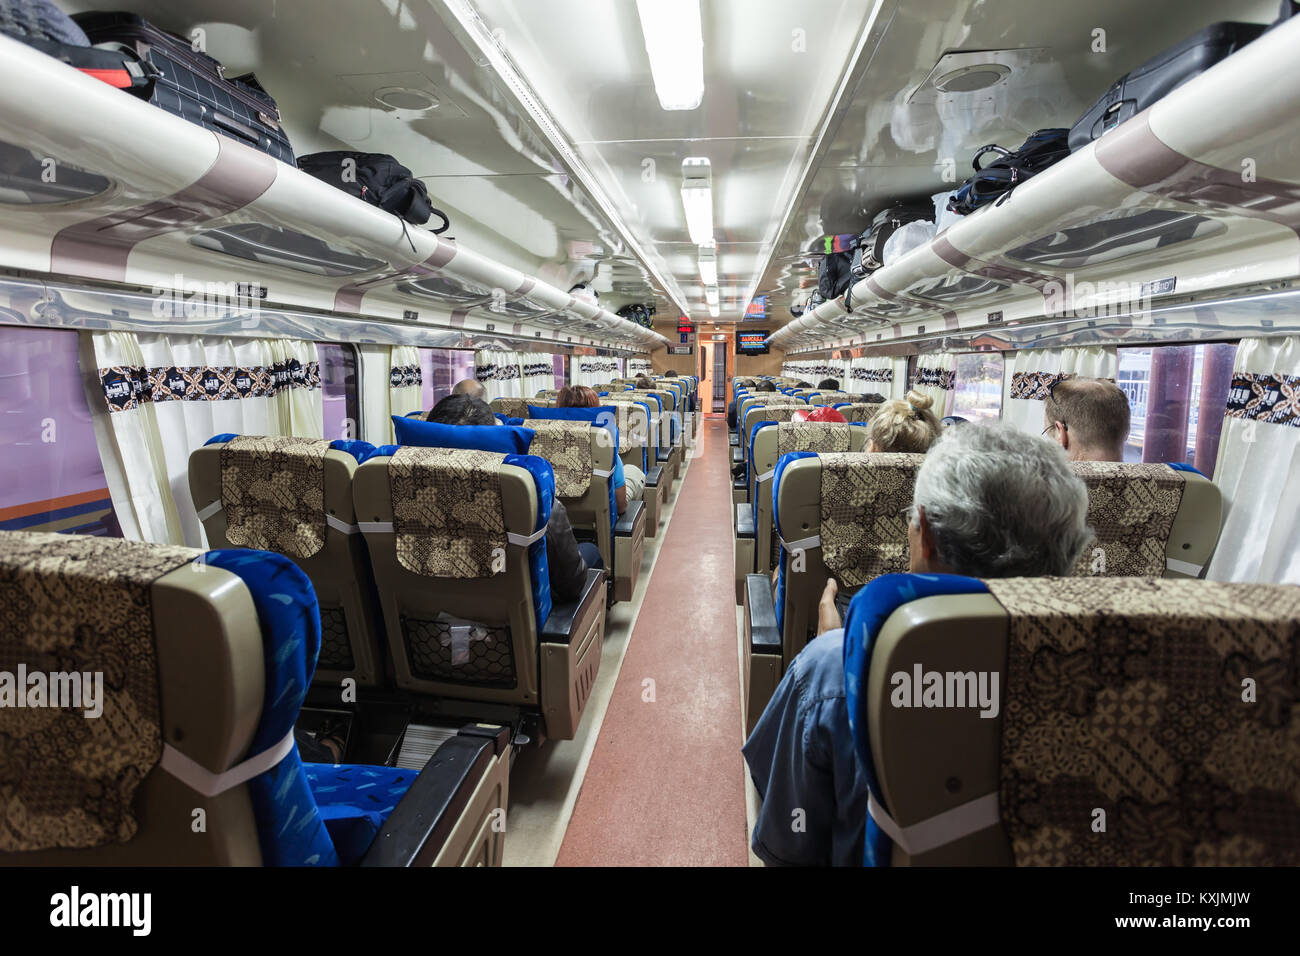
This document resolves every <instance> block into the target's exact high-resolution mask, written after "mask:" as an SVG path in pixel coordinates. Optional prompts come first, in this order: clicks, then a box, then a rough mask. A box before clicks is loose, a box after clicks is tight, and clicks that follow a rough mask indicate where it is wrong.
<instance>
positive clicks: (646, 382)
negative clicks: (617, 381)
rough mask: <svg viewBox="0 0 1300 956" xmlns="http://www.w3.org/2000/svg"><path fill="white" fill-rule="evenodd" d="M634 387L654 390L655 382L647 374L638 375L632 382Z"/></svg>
mask: <svg viewBox="0 0 1300 956" xmlns="http://www.w3.org/2000/svg"><path fill="white" fill-rule="evenodd" d="M632 384H633V386H634V387H636V388H639V389H641V390H642V391H654V387H655V383H654V379H652V378H651V377H650V376H649V375H638V376H637V377H636V381H635V382H633V383H632Z"/></svg>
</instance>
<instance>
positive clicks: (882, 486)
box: [820, 452, 925, 588]
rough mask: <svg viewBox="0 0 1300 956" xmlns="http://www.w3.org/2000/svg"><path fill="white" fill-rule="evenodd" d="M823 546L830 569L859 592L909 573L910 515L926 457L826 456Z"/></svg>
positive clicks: (822, 476) (822, 513)
mask: <svg viewBox="0 0 1300 956" xmlns="http://www.w3.org/2000/svg"><path fill="white" fill-rule="evenodd" d="M820 458H821V515H820V517H821V546H822V560H823V562H824V563H825V565H826V569H827V570H828V571H830V572H831V573H832V574H834V575H835V578H836V580H837V581H838V582H839V584H840V585H841V586H842V587H845V588H857V587H861V586H862V585H863V584H866V583H867V582H868V581H870V580H871V579H872V578H874V577H877V576H879V575H882V574H892V573H897V572H902V571H906V570H907V567H908V544H907V515H906V514H905V510H906V509H907V508H908V507H909V506H910V505H911V504H912V492H913V490H914V489H915V487H916V473H917V472H918V471H919V470H920V468H921V463H922V462H923V461H924V460H925V456H924V455H905V454H872V455H864V454H862V453H861V452H847V453H844V454H829V455H821V456H820Z"/></svg>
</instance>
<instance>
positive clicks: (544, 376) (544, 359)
mask: <svg viewBox="0 0 1300 956" xmlns="http://www.w3.org/2000/svg"><path fill="white" fill-rule="evenodd" d="M520 361H521V372H522V374H523V380H522V381H523V386H522V387H523V394H524V397H525V398H532V397H533V396H534V395H536V394H537V393H538V392H540V391H542V389H550V388H555V360H554V358H553V356H551V354H550V353H549V352H524V353H522V354H521V356H520Z"/></svg>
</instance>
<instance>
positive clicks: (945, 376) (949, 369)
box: [904, 352, 957, 418]
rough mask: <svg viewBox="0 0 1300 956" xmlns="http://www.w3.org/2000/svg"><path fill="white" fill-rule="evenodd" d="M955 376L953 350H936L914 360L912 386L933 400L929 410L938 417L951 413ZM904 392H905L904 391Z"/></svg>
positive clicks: (955, 363)
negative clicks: (914, 374) (914, 369)
mask: <svg viewBox="0 0 1300 956" xmlns="http://www.w3.org/2000/svg"><path fill="white" fill-rule="evenodd" d="M956 377H957V356H956V354H955V353H953V352H936V353H933V354H931V355H922V356H920V357H918V358H917V360H916V376H915V378H914V379H913V382H912V388H914V389H915V390H916V391H918V392H920V393H921V394H922V395H929V396H930V398H932V399H933V400H934V404H933V405H931V406H930V411H932V412H934V414H935V416H936V417H938V418H943V417H944V416H945V415H951V414H952V402H953V397H954V396H955V394H956V393H955V391H954V389H953V386H954V384H955V379H956ZM904 394H906V392H904Z"/></svg>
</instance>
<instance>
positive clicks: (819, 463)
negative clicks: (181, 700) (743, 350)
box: [743, 452, 925, 732]
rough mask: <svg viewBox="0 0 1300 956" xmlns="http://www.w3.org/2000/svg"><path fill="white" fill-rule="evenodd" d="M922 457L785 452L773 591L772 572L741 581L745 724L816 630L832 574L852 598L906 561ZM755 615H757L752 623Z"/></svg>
mask: <svg viewBox="0 0 1300 956" xmlns="http://www.w3.org/2000/svg"><path fill="white" fill-rule="evenodd" d="M924 460H925V456H924V455H905V454H870V455H867V454H862V453H860V452H847V453H840V454H825V455H819V454H817V453H815V452H795V453H792V454H789V455H786V456H784V457H782V458H781V459H780V460H779V461H778V463H777V467H776V472H775V474H774V476H773V478H772V484H773V492H772V494H773V502H774V504H775V510H774V512H773V517H772V521H773V527H774V529H775V532H776V534H777V536H778V538H779V539H780V542H781V553H780V557H779V563H778V568H779V573H778V575H777V588H776V593H775V595H774V594H773V590H772V583H771V580H770V579H769V577H768V576H767V575H758V574H755V575H752V576H749V577H747V578H746V579H745V584H744V595H743V598H744V603H745V619H746V621H748V622H751V623H750V624H749V625H747V628H746V637H747V642H748V644H747V646H748V653H747V654H746V662H747V667H746V674H745V677H746V680H745V687H744V693H745V721H746V732H748V731H750V730H752V729H753V727H754V724H756V723H757V722H758V718H759V717H761V716H762V714H763V708H765V707H766V706H767V702H768V701H769V700H770V699H771V697H772V693H773V692H774V691H775V690H776V685H777V684H778V683H780V680H781V675H782V674H784V673H785V664H786V662H788V661H791V660H793V659H794V656H795V655H796V654H798V653H799V651H801V650H803V647H804V645H805V644H807V643H808V641H809V640H810V639H812V638H813V637H815V636H816V626H817V603H818V601H819V600H820V599H821V594H822V590H823V589H824V588H825V587H826V580H827V578H830V577H834V578H835V581H836V583H837V584H838V585H839V590H840V594H841V595H842V597H843V598H845V599H847V597H848V596H849V595H851V594H852V593H853V592H854V591H856V590H857V589H858V588H860V587H862V586H863V585H864V584H866V583H867V582H868V581H870V580H872V579H873V578H875V577H877V576H879V575H882V574H890V573H896V572H901V571H906V570H907V568H908V544H907V516H906V515H905V514H904V510H905V509H906V508H907V507H908V506H909V505H911V503H912V490H913V488H914V487H915V485H916V473H917V472H918V471H919V470H920V468H921V463H922V462H923V461H924ZM754 622H757V624H755V623H754Z"/></svg>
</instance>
